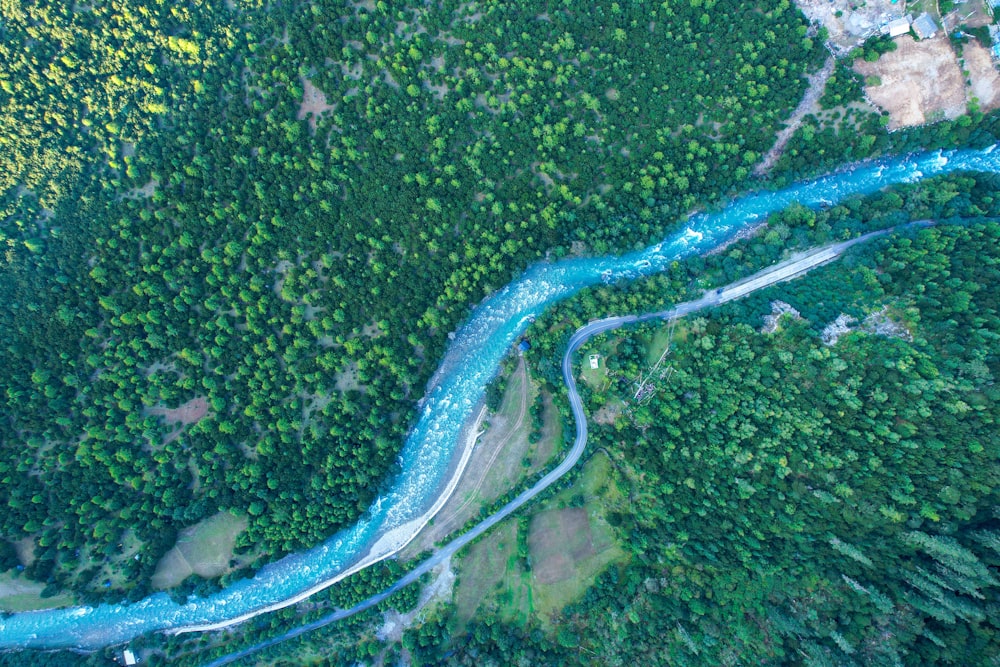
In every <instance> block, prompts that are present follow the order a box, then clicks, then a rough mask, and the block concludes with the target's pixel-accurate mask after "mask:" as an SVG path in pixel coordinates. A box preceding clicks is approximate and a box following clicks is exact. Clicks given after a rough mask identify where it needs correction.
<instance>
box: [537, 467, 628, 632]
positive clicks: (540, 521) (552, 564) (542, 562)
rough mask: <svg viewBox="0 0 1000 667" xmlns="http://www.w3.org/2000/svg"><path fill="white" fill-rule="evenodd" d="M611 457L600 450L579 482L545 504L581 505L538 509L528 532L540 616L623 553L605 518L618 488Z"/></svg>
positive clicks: (565, 601)
mask: <svg viewBox="0 0 1000 667" xmlns="http://www.w3.org/2000/svg"><path fill="white" fill-rule="evenodd" d="M610 474H611V462H610V461H609V460H608V457H607V456H605V455H604V454H597V455H595V456H594V458H592V459H591V460H590V461H589V462H588V463H587V465H586V467H585V468H584V470H583V473H582V475H581V476H580V478H579V479H578V480H577V482H576V483H575V484H574V485H573V486H572V487H570V488H569V489H566V490H565V491H563V492H561V493H560V494H559V495H558V496H556V497H555V498H553V499H552V500H551V501H550V502H549V503H547V505H549V506H552V505H556V506H557V507H558V506H560V505H563V504H572V503H574V501H576V502H579V500H580V499H581V498H582V499H583V506H582V507H565V508H561V509H551V510H546V511H543V512H539V513H538V514H536V515H535V516H534V517H533V518H532V521H531V528H530V533H529V534H528V549H529V553H530V554H531V570H532V589H533V590H534V596H533V602H534V607H535V611H536V612H537V614H538V616H539V617H540V618H541V619H545V618H547V617H548V615H549V614H551V613H553V612H558V611H559V610H561V609H562V608H563V607H565V606H566V605H567V604H569V603H570V602H572V601H574V600H576V599H577V598H579V596H580V595H582V594H583V592H584V591H586V590H587V588H588V587H589V586H590V585H591V584H593V583H594V580H595V579H596V578H597V575H599V574H600V573H601V572H603V571H604V570H605V568H607V567H608V565H610V564H611V563H614V562H616V561H619V560H621V559H623V558H624V557H625V552H624V551H623V550H622V549H621V547H619V546H618V543H617V542H616V541H615V536H614V532H613V530H612V528H611V526H610V525H609V524H608V522H607V521H606V520H605V517H604V511H605V507H607V506H608V505H609V504H611V503H614V502H616V501H617V500H618V499H619V498H618V497H619V495H620V492H619V491H618V488H617V486H615V484H614V483H612V482H611V481H610Z"/></svg>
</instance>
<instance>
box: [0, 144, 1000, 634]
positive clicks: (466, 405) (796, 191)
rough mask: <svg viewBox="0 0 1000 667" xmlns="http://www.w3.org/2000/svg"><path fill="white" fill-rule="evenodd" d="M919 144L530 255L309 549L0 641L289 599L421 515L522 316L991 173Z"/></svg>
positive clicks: (34, 617) (979, 163) (131, 625)
mask: <svg viewBox="0 0 1000 667" xmlns="http://www.w3.org/2000/svg"><path fill="white" fill-rule="evenodd" d="M994 148H995V147H993V146H991V147H989V148H987V149H984V150H963V151H951V152H947V151H946V152H936V153H923V154H918V155H912V156H907V157H902V158H893V159H888V160H882V161H878V162H872V163H868V164H865V165H862V166H857V167H854V168H851V169H847V170H843V171H839V172H836V173H833V174H829V175H827V176H823V177H821V178H818V179H815V180H812V181H808V182H803V183H799V184H796V185H793V186H790V187H788V188H786V189H784V190H781V191H778V192H763V193H757V194H751V195H747V196H744V197H741V198H739V199H736V200H734V201H733V202H732V203H731V204H730V205H729V206H727V207H726V208H725V209H723V210H722V211H720V212H718V213H712V214H698V215H695V216H693V217H692V218H691V219H690V220H689V223H688V226H687V227H686V228H685V229H684V230H683V231H681V232H678V233H676V234H674V235H672V236H671V237H669V238H668V239H666V240H665V241H663V242H661V243H657V244H656V245H653V246H650V247H649V248H646V249H644V250H641V251H638V252H634V253H629V254H627V255H624V256H621V257H599V258H585V259H567V260H562V261H558V262H554V263H542V264H537V265H534V266H532V267H531V268H529V269H528V270H527V271H525V273H524V274H522V275H521V277H519V278H518V279H517V280H515V281H513V282H511V283H510V284H508V285H507V286H506V287H504V288H503V289H501V290H500V291H498V292H496V293H495V294H493V295H492V296H490V297H489V298H487V299H486V300H484V301H483V302H482V303H481V304H480V305H479V306H478V307H477V308H476V309H475V310H474V311H473V312H472V314H471V316H470V318H469V320H468V321H467V323H466V324H465V325H464V326H463V327H462V328H461V329H460V330H459V331H458V332H457V334H456V336H455V339H454V340H453V341H452V343H451V345H450V346H449V348H448V351H447V353H446V354H445V358H444V360H443V361H442V363H441V367H440V368H439V369H438V372H437V373H436V374H435V378H434V380H433V381H432V382H431V387H432V389H431V390H430V392H429V393H428V395H427V396H426V397H425V399H424V400H423V402H422V404H421V408H420V410H421V412H420V415H419V419H418V422H417V424H416V425H415V426H414V428H413V430H412V431H411V433H410V434H409V436H408V438H407V441H406V443H405V444H404V446H403V449H402V452H401V454H400V458H399V463H400V467H401V472H400V473H399V474H398V475H397V476H396V478H395V479H394V480H393V482H392V484H391V485H390V489H391V490H390V491H389V492H388V493H386V494H385V495H384V496H382V497H380V498H378V499H377V501H376V502H375V503H374V505H373V506H372V507H371V508H370V509H369V511H368V512H367V513H366V514H365V516H364V517H363V518H362V519H361V520H360V521H359V522H358V523H357V524H356V525H354V526H353V527H351V528H348V529H345V530H343V531H341V532H339V533H337V534H336V535H334V536H333V537H331V538H330V539H329V540H327V541H326V542H324V543H323V544H321V545H319V546H317V547H315V548H313V549H310V550H309V551H305V552H301V553H297V554H293V555H291V556H288V557H286V558H283V559H281V560H279V561H277V562H275V563H272V564H270V565H267V566H265V567H264V568H262V569H261V570H260V571H259V572H258V573H257V574H256V576H254V577H253V578H252V579H246V580H243V581H239V582H237V583H235V584H233V585H232V586H230V587H228V588H226V589H225V590H223V591H220V592H219V593H217V594H215V595H212V596H210V597H207V598H204V599H195V600H192V601H190V602H188V603H187V604H183V605H181V604H177V603H175V602H173V601H172V600H171V599H170V597H169V596H168V595H167V594H165V593H160V594H157V595H153V596H150V597H148V598H146V599H144V600H141V601H139V602H136V603H133V604H106V605H100V606H97V607H73V608H65V609H56V610H48V611H38V612H25V613H18V614H12V615H9V616H6V617H4V618H0V649H2V648H19V647H20V648H49V649H51V648H63V647H77V648H82V649H92V648H98V647H101V646H106V645H109V644H116V643H122V642H125V641H128V640H129V639H131V638H133V637H136V636H138V635H140V634H143V633H147V632H154V631H158V630H172V629H177V628H183V627H185V626H192V625H201V624H207V623H217V622H220V621H225V620H227V619H232V618H236V617H239V616H242V615H245V614H247V613H251V612H253V611H254V610H257V609H261V608H262V607H267V606H270V605H274V604H276V603H279V602H281V601H283V600H287V599H289V598H292V597H294V596H296V595H297V594H299V593H301V592H302V591H305V590H307V589H309V588H312V587H314V586H316V585H317V584H318V583H320V582H322V581H325V580H327V579H330V578H331V577H334V576H336V575H337V574H338V573H340V572H343V571H344V570H345V569H347V568H349V567H350V566H351V565H352V564H354V563H356V562H357V561H358V560H359V559H360V558H362V557H364V556H365V554H367V553H368V551H369V549H370V548H371V546H372V545H373V544H374V543H375V542H376V541H377V540H378V539H379V538H380V537H381V536H384V535H385V534H386V533H388V532H389V531H392V530H393V529H396V528H399V527H401V526H405V525H407V524H409V523H410V522H412V521H414V520H415V519H418V518H419V517H421V516H422V515H423V514H424V513H425V512H426V511H427V509H428V508H429V507H430V506H431V505H432V504H433V501H434V499H435V498H436V496H437V495H438V494H439V493H440V492H441V489H442V488H443V486H444V483H445V481H446V480H445V477H446V476H447V471H448V468H449V465H450V464H451V461H452V458H453V454H454V452H455V448H456V446H457V444H458V439H459V434H460V432H461V429H462V425H463V423H464V422H465V420H466V419H467V418H468V417H469V416H470V413H471V412H472V410H473V409H474V407H475V406H476V404H477V403H478V401H479V400H480V398H481V397H482V395H483V392H484V390H485V387H486V384H487V383H488V382H489V381H490V380H491V379H492V377H493V376H494V375H495V374H496V372H497V368H498V366H499V364H500V361H501V359H502V358H503V357H504V355H506V354H507V353H508V352H509V350H510V348H511V346H512V345H513V343H514V341H515V340H516V339H517V337H518V336H519V335H520V334H521V333H522V332H523V331H524V330H525V329H526V328H527V326H528V323H529V322H530V321H531V319H532V318H534V317H535V316H537V315H539V314H541V313H542V312H543V311H544V310H545V309H546V308H548V307H549V306H550V305H552V304H553V303H555V302H556V301H559V300H560V299H564V298H566V297H568V296H570V295H571V294H573V293H574V292H577V291H578V290H580V289H582V288H584V287H587V286H590V285H595V284H598V283H601V282H613V281H618V280H628V279H633V278H636V277H638V276H640V275H646V274H651V273H655V272H657V271H660V270H662V269H664V268H665V267H667V266H668V265H669V264H670V262H672V261H674V260H677V259H682V258H684V257H688V256H691V255H693V254H695V253H699V252H704V251H705V250H708V249H710V248H712V247H714V246H716V245H718V244H720V243H722V242H724V241H726V240H728V239H731V238H732V237H733V236H734V235H735V234H737V233H738V232H740V231H741V230H743V229H746V228H747V227H748V226H751V225H753V224H755V223H756V222H759V221H760V220H762V219H763V218H764V217H765V216H767V215H769V214H771V213H773V212H776V211H779V210H781V209H783V208H785V207H787V206H788V205H790V204H792V203H794V202H798V203H801V204H804V205H806V206H819V205H823V204H831V203H836V202H838V201H841V200H842V199H844V198H845V197H848V196H850V195H855V194H868V193H872V192H875V191H877V190H879V189H881V188H883V187H885V186H888V185H894V184H897V183H906V182H916V181H919V180H921V179H924V178H927V177H931V176H937V175H941V174H947V173H951V172H955V171H978V172H993V173H1000V151H997V152H994Z"/></svg>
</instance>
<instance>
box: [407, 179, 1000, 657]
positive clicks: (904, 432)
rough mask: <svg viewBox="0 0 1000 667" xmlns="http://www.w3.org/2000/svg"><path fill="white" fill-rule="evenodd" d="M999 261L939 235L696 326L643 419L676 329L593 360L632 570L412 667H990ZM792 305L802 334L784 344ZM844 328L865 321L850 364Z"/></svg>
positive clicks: (684, 329)
mask: <svg viewBox="0 0 1000 667" xmlns="http://www.w3.org/2000/svg"><path fill="white" fill-rule="evenodd" d="M928 191H933V188H928ZM913 194H914V193H912V192H911V193H910V195H911V196H910V198H909V202H910V203H911V204H912V203H913V202H914V199H916V200H919V199H920V196H919V195H918V196H917V197H915V198H914V197H913V196H912V195H913ZM893 197H894V195H889V196H886V197H885V198H884V200H883V202H885V200H889V201H890V202H891V201H893ZM894 201H895V203H896V204H897V206H892V205H891V204H890V206H889V207H888V209H889V210H891V209H893V208H898V204H901V203H902V201H903V200H902V199H901V198H898V197H895V200H894ZM876 205H877V204H876ZM838 208H839V207H838ZM780 219H781V217H780V216H779V218H778V220H780ZM787 220H789V219H788V218H786V221H787ZM813 222H814V223H815V218H813ZM779 224H780V223H779ZM810 226H812V225H810ZM998 241H1000V226H998V225H997V224H996V223H988V224H968V225H960V226H948V227H941V228H932V229H926V230H921V231H919V232H918V233H916V234H915V235H909V236H905V237H898V238H896V239H893V240H892V241H888V240H886V241H880V242H876V245H875V246H874V247H872V248H871V249H869V250H863V251H861V252H862V254H861V256H857V255H855V256H853V257H849V258H847V259H845V260H841V263H838V264H834V265H831V266H830V267H827V268H824V269H820V270H817V272H815V273H813V274H811V275H810V276H808V277H807V278H805V279H803V280H801V281H798V282H795V283H792V284H790V285H788V286H778V287H774V288H771V289H770V290H769V292H768V293H765V294H763V295H762V296H760V297H754V298H751V299H749V300H747V301H745V302H737V303H734V304H731V305H728V306H726V307H724V308H723V309H721V310H718V311H713V312H711V313H710V314H708V315H706V316H702V317H696V318H693V319H691V321H683V322H681V323H680V324H679V325H677V327H676V329H675V330H673V338H672V342H671V345H672V347H671V350H670V353H669V355H668V356H667V357H666V362H665V363H664V365H663V366H662V370H663V371H664V373H662V374H655V375H653V380H652V382H653V384H654V385H655V387H656V389H655V391H653V392H651V393H647V394H646V396H645V397H644V398H639V399H637V398H636V393H637V392H636V389H637V385H636V383H635V382H634V379H635V378H636V377H639V376H641V375H643V374H647V375H651V374H650V371H649V367H650V365H651V363H652V361H651V358H652V359H655V358H656V356H658V355H659V353H660V348H659V347H654V346H653V345H652V343H651V341H653V340H657V341H660V344H661V345H662V344H663V342H664V341H665V340H666V339H665V338H663V335H664V334H666V333H667V331H668V327H667V326H666V325H662V328H659V327H653V326H652V325H646V326H643V327H641V328H640V329H638V330H636V331H633V332H630V333H628V334H622V335H619V336H615V337H612V338H609V339H607V340H604V341H595V342H594V344H593V347H591V348H589V349H585V350H583V352H582V356H581V358H584V359H585V358H586V356H585V355H586V354H587V353H588V352H592V351H600V352H601V353H602V356H605V357H606V358H607V362H608V366H609V368H610V369H611V372H609V374H608V378H609V380H610V383H609V384H607V385H605V386H604V389H603V390H601V391H586V392H584V393H585V397H586V400H587V401H588V404H589V410H590V412H591V415H592V418H591V420H590V428H591V442H590V443H589V444H588V447H591V448H594V449H596V448H602V449H603V451H605V452H607V453H609V455H610V456H611V457H612V459H613V460H614V461H615V462H616V465H617V470H618V473H617V475H616V480H617V485H618V487H619V491H620V493H617V494H613V495H609V496H607V497H606V498H605V502H606V503H611V504H612V507H613V508H614V511H615V514H614V515H612V521H613V523H615V524H616V525H617V531H618V535H619V540H620V544H621V545H622V546H623V547H624V548H625V549H627V550H628V551H629V552H630V554H631V557H630V558H629V559H628V560H627V561H626V562H625V563H623V564H620V565H612V566H611V567H609V568H608V570H607V571H606V572H605V573H604V575H602V577H601V578H600V579H599V580H598V581H597V583H596V584H595V585H594V586H592V587H591V588H590V589H589V590H588V591H587V592H586V594H585V595H584V596H583V597H582V599H581V600H579V601H578V602H576V603H575V604H571V605H569V606H568V607H566V608H565V609H564V610H563V611H562V613H560V614H558V615H555V616H554V617H552V618H547V619H544V620H537V619H531V618H529V619H528V620H527V621H526V622H521V621H515V622H509V621H504V620H501V619H500V618H499V617H498V615H493V614H491V613H490V612H489V609H490V607H489V606H487V607H486V608H485V611H484V613H481V614H479V615H478V616H477V618H476V619H474V620H473V622H472V623H471V624H470V625H469V626H468V627H463V625H462V624H459V623H458V622H457V620H456V618H455V616H454V615H453V613H452V612H451V611H449V610H447V609H446V610H443V612H442V613H440V614H436V615H434V616H432V617H431V618H430V619H428V622H427V623H425V624H424V625H423V626H421V627H420V628H419V629H415V630H413V631H411V633H409V636H408V638H407V639H406V640H405V641H404V644H405V645H406V646H407V647H409V648H410V649H411V651H412V654H413V655H414V656H415V659H416V660H415V664H421V665H431V664H463V665H508V664H566V665H574V664H580V665H628V664H643V665H660V664H662V665H681V664H682V665H720V664H743V663H752V664H775V665H778V664H788V665H914V666H916V665H935V664H966V665H973V664H974V665H987V664H993V663H994V662H995V661H996V659H997V656H998V655H1000V645H998V644H997V636H998V628H997V627H996V614H995V610H996V605H997V603H998V601H1000V578H998V575H997V568H998V567H1000V516H998V512H997V507H998V501H1000V498H998V497H997V493H996V489H997V485H998V481H1000V463H998V462H1000V451H998V449H997V448H998V441H997V438H996V428H997V419H998V417H1000V412H998V407H997V406H998V398H1000V396H998V392H997V387H996V381H995V379H996V375H997V372H998V370H1000V368H998V357H997V346H996V339H997V336H998V334H1000V302H998V299H997V282H998V280H1000V273H998V270H997V267H998V266H1000V250H998V249H1000V243H998ZM745 250H746V246H743V247H742V248H736V249H734V250H733V251H732V252H733V253H736V252H737V251H740V252H743V251H745ZM776 298H780V299H782V300H784V301H786V302H787V303H788V304H789V305H790V306H791V307H792V308H794V309H801V312H802V314H804V317H803V315H798V314H795V313H794V312H789V314H786V315H784V316H782V317H780V318H778V319H777V320H776V323H772V326H771V327H770V328H768V327H766V322H765V320H764V318H763V316H764V315H767V314H768V313H770V312H771V308H770V305H769V300H773V299H776ZM816 306H819V307H818V308H817V307H816ZM827 308H832V309H834V312H844V311H847V312H853V313H855V314H856V315H857V316H858V317H859V321H858V322H857V323H856V324H855V325H854V326H853V327H852V328H853V331H850V332H846V333H843V334H842V335H841V337H840V338H839V340H836V341H835V342H832V341H831V340H829V338H827V339H826V340H824V338H823V334H824V331H825V329H826V327H827V325H828V324H829V323H830V320H829V319H828V318H827V317H828V316H827V315H825V314H824V313H823V311H824V310H825V309H827ZM775 325H776V326H775ZM651 354H652V355H653V356H652V357H651V356H650V355H651ZM668 369H669V371H668ZM586 388H587V385H584V386H583V387H582V389H586ZM608 410H611V411H612V412H611V414H616V415H617V416H616V417H615V418H614V419H613V423H612V424H608V423H607V414H608ZM598 411H600V412H601V413H603V414H604V415H605V417H604V418H599V419H596V420H595V418H594V417H593V416H594V415H595V414H596V413H597V412H598ZM613 496H614V497H618V498H620V500H618V501H616V502H612V501H610V500H609V498H611V497H613ZM529 565H530V563H529ZM527 566H528V565H526V567H527ZM502 603H503V601H502V600H501V601H499V602H498V603H496V604H497V605H502ZM494 608H495V607H494Z"/></svg>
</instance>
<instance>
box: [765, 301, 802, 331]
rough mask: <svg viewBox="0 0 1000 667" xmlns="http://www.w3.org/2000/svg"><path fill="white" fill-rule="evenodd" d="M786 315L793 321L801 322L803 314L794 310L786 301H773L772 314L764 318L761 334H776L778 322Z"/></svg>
mask: <svg viewBox="0 0 1000 667" xmlns="http://www.w3.org/2000/svg"><path fill="white" fill-rule="evenodd" d="M785 315H788V316H789V317H791V318H792V319H793V320H801V319H802V314H801V313H799V311H797V310H795V309H794V308H792V307H791V306H790V305H789V304H787V303H785V302H784V301H772V302H771V314H770V315H765V316H764V326H763V327H762V328H761V330H760V332H761V333H774V332H775V331H777V330H778V322H779V321H780V320H781V318H782V317H783V316H785Z"/></svg>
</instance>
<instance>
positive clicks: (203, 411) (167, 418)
mask: <svg viewBox="0 0 1000 667" xmlns="http://www.w3.org/2000/svg"><path fill="white" fill-rule="evenodd" d="M145 413H146V414H147V415H156V416H158V417H163V421H164V423H166V424H168V425H170V424H178V423H179V424H180V425H179V426H177V427H175V428H174V430H173V431H171V432H170V433H169V434H167V437H166V438H164V439H163V442H164V444H166V443H168V442H171V441H172V440H176V439H177V436H179V435H180V434H181V432H182V431H183V430H184V429H185V428H187V427H188V426H190V425H191V424H195V423H197V422H198V421H200V420H201V419H202V418H204V416H205V415H207V414H208V399H206V398H205V397H204V396H199V397H197V398H192V399H191V400H190V401H188V402H187V403H185V404H184V405H182V406H180V407H177V408H165V407H162V406H153V407H151V408H146V409H145Z"/></svg>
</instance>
